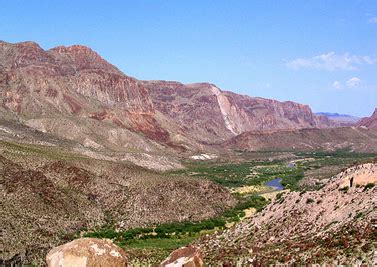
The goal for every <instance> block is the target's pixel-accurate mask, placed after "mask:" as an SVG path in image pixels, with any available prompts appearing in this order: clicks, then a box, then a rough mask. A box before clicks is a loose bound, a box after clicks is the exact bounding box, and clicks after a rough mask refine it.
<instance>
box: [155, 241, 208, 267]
mask: <svg viewBox="0 0 377 267" xmlns="http://www.w3.org/2000/svg"><path fill="white" fill-rule="evenodd" d="M203 265H204V264H203V257H202V253H201V252H200V250H199V249H198V248H196V247H194V246H187V247H182V248H179V249H177V250H174V251H173V252H172V253H171V254H170V255H169V257H168V258H167V259H166V260H164V261H163V262H162V263H161V264H160V267H202V266H203Z"/></svg>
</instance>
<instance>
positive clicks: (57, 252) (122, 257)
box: [46, 238, 127, 267]
mask: <svg viewBox="0 0 377 267" xmlns="http://www.w3.org/2000/svg"><path fill="white" fill-rule="evenodd" d="M46 262H47V266H48V267H68V266H75V267H84V266H85V267H89V266H91V267H92V266H93V267H94V266H96V267H100V266H111V267H118V266H119V267H124V266H127V256H126V253H125V252H124V251H123V250H122V249H121V248H120V247H118V246H116V245H114V244H113V242H111V240H109V239H97V238H80V239H76V240H74V241H72V242H69V243H67V244H64V245H61V246H58V247H56V248H53V249H52V250H51V251H50V252H49V253H48V254H47V256H46Z"/></svg>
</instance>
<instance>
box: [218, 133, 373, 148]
mask: <svg viewBox="0 0 377 267" xmlns="http://www.w3.org/2000/svg"><path fill="white" fill-rule="evenodd" d="M223 146H225V147H228V148H231V149H237V150H248V151H260V150H285V151H286V150H288V151H304V150H306V151H308V150H309V151H310V150H312V151H313V150H327V151H335V150H338V149H352V150H354V151H364V152H377V131H374V130H368V129H363V128H356V127H339V128H330V129H300V130H278V131H276V130H275V131H264V132H245V133H242V134H240V135H238V136H236V137H233V138H231V139H229V140H227V141H226V142H225V143H224V144H223Z"/></svg>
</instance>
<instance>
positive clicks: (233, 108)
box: [143, 81, 331, 142]
mask: <svg viewBox="0 0 377 267" xmlns="http://www.w3.org/2000/svg"><path fill="white" fill-rule="evenodd" d="M143 84H144V85H145V86H146V87H147V88H148V89H149V91H150V94H151V98H152V101H153V104H154V106H155V108H156V109H157V110H159V111H160V112H161V113H163V114H164V115H166V116H167V117H169V118H172V119H173V120H174V121H175V122H176V123H177V124H179V125H182V126H183V127H184V129H185V130H186V131H188V132H189V133H190V135H193V136H195V137H196V138H198V139H200V140H201V141H205V142H213V141H219V140H225V139H227V138H229V137H232V136H235V135H238V134H240V133H243V132H246V131H254V130H264V129H300V128H308V127H311V128H315V127H318V128H322V127H329V126H331V123H330V122H329V121H328V120H327V118H326V117H324V116H316V115H314V114H313V113H312V111H311V109H310V108H309V107H308V106H306V105H302V104H298V103H294V102H290V101H287V102H279V101H276V100H270V99H264V98H258V97H249V96H244V95H239V94H235V93H232V92H227V91H222V90H221V89H219V88H218V87H216V86H215V85H213V84H209V83H196V84H187V85H184V84H181V83H178V82H168V81H148V82H143Z"/></svg>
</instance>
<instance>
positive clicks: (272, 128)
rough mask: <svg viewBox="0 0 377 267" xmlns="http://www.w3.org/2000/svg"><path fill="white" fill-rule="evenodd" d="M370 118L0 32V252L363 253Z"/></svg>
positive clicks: (288, 258) (7, 258)
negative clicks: (134, 69)
mask: <svg viewBox="0 0 377 267" xmlns="http://www.w3.org/2000/svg"><path fill="white" fill-rule="evenodd" d="M376 119H377V110H376V111H375V112H374V113H373V115H372V116H371V117H367V118H363V119H361V120H359V121H357V122H352V123H351V122H349V121H347V122H346V123H343V122H340V121H336V120H334V119H331V118H329V117H327V116H325V115H323V114H314V113H313V112H312V110H311V108H310V107H309V106H308V105H304V104H300V103H295V102H292V101H284V102H281V101H277V100H273V99H265V98H261V97H254V96H247V95H240V94H237V93H233V92H230V91H226V90H222V89H220V88H219V87H218V86H216V85H214V84H211V83H207V82H200V83H191V84H183V83H180V82H178V81H163V80H156V81H144V80H138V79H136V78H134V77H130V76H127V75H126V74H124V73H123V72H122V71H121V70H119V69H118V68H117V67H116V66H114V65H112V64H111V63H109V62H107V61H106V60H105V59H103V58H102V57H101V56H100V55H99V54H98V53H96V52H95V51H93V50H92V49H91V48H89V47H86V46H82V45H73V46H68V47H66V46H58V47H55V48H51V49H48V50H44V49H43V48H41V47H40V46H39V45H38V44H37V43H35V42H22V43H15V44H12V43H8V42H4V41H0V192H1V194H2V196H3V198H2V200H1V212H2V216H1V218H0V225H2V232H3V238H4V242H3V244H1V245H2V247H1V264H35V265H44V264H45V261H44V259H45V256H46V254H47V252H48V251H49V250H50V249H52V248H53V247H56V246H59V245H61V244H63V243H66V242H68V241H72V240H75V239H78V238H80V237H91V238H92V237H96V238H104V239H105V238H109V239H112V240H113V241H114V243H116V244H117V245H119V246H121V247H122V248H124V249H125V250H126V253H127V256H128V257H129V260H130V262H133V263H140V262H141V263H142V264H146V263H147V264H156V263H160V262H161V261H162V260H163V259H165V258H166V256H168V255H169V253H170V252H171V251H173V250H174V249H176V248H178V247H179V246H183V245H188V244H190V243H194V244H195V245H196V246H197V247H200V248H201V251H202V254H203V257H204V262H206V263H221V264H223V263H225V262H234V261H235V259H240V260H241V261H242V263H246V262H247V263H253V264H256V265H258V264H262V265H263V264H267V263H271V262H274V263H276V262H283V263H294V262H299V260H300V259H304V260H305V262H306V263H312V262H313V261H318V262H329V261H332V260H337V261H339V262H342V261H345V262H347V260H349V261H350V262H353V263H355V262H359V261H360V260H359V259H358V258H355V257H360V258H361V259H362V260H363V261H364V262H368V263H369V262H370V258H371V255H372V254H371V251H372V250H373V247H372V246H370V245H369V244H371V240H372V239H373V234H372V233H373V229H372V228H373V223H374V221H373V218H374V216H375V206H376V199H375V197H374V196H375V193H376V187H375V186H374V184H375V183H376V175H375V174H376V160H375V158H376V157H377V128H376V126H377V125H376ZM277 177H279V178H281V181H282V186H284V188H285V189H284V191H282V192H277V191H276V190H275V189H273V188H271V187H269V186H268V184H267V182H269V181H271V180H274V179H277ZM350 179H353V181H354V183H355V184H350ZM346 187H348V188H346ZM279 193H281V194H280V195H279ZM360 214H361V215H360ZM361 218H362V219H361ZM294 220H298V221H299V222H300V223H298V224H297V223H294ZM347 229H349V230H347ZM347 231H348V232H352V235H351V234H350V235H349V236H347V233H348V232H347ZM321 240H322V241H321ZM323 240H325V241H326V242H327V243H326V244H322V243H323V242H324V241H323ZM157 241H158V242H157ZM321 242H322V243H321ZM316 244H322V245H323V246H324V247H325V248H326V249H323V248H320V247H318V246H317V245H316ZM339 244H341V245H339ZM337 245H339V247H337ZM340 246H342V247H340ZM351 249H354V250H355V251H357V253H356V254H352V255H350V253H349V251H350V250H351ZM278 251H280V252H278ZM281 251H286V252H284V253H281ZM296 252H299V254H298V255H299V256H300V257H301V258H300V259H299V258H297V257H296V254H297V253H296ZM198 253H199V252H198ZM318 253H319V254H321V253H323V255H324V256H323V257H320V256H318V255H317V254H318ZM337 253H341V254H339V255H341V256H339V257H338V256H337ZM173 254H174V253H173ZM178 254H179V253H178ZM198 255H199V254H198ZM172 258H174V257H172ZM200 258H201V256H200ZM168 263H169V260H168V261H167V264H168ZM122 264H123V263H122Z"/></svg>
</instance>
